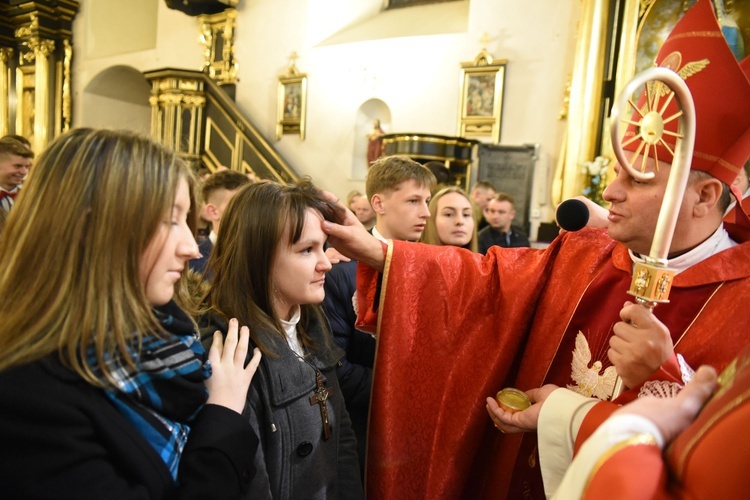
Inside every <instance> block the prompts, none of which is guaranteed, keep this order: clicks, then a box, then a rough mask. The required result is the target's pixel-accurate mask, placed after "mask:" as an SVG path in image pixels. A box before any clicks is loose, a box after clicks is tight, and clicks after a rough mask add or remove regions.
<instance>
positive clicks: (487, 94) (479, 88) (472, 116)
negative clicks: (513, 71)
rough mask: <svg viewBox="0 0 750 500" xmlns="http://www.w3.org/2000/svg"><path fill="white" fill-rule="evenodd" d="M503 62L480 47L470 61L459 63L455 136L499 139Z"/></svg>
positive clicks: (492, 140)
mask: <svg viewBox="0 0 750 500" xmlns="http://www.w3.org/2000/svg"><path fill="white" fill-rule="evenodd" d="M507 62H508V61H507V60H505V59H503V60H497V61H495V60H493V58H492V56H491V55H490V54H489V53H488V52H487V51H486V50H482V52H480V53H479V55H478V56H477V57H476V58H475V59H474V60H473V61H471V62H466V63H462V64H461V79H460V82H461V92H460V96H459V108H458V131H457V133H458V135H460V136H462V137H467V138H476V139H479V140H483V141H484V142H492V143H498V142H500V127H501V123H502V114H503V91H504V87H505V65H506V64H507Z"/></svg>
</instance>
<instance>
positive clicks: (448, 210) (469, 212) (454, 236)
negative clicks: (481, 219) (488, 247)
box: [420, 186, 477, 252]
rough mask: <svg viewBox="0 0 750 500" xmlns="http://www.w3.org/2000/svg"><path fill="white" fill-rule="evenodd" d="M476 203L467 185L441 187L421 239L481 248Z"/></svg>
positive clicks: (433, 243)
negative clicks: (465, 187)
mask: <svg viewBox="0 0 750 500" xmlns="http://www.w3.org/2000/svg"><path fill="white" fill-rule="evenodd" d="M474 213H475V212H474V205H473V203H472V201H471V200H470V199H469V197H468V196H467V195H466V193H465V192H464V191H463V189H461V188H459V187H456V186H452V187H447V188H444V189H441V190H440V191H438V192H437V193H435V196H433V197H432V200H430V214H432V216H431V217H430V218H429V219H427V225H426V226H425V228H424V233H422V238H421V239H420V241H421V242H423V243H429V244H430V245H453V246H457V247H462V248H466V249H468V250H471V251H472V252H476V251H477V224H476V221H475V220H474Z"/></svg>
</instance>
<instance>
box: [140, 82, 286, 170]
mask: <svg viewBox="0 0 750 500" xmlns="http://www.w3.org/2000/svg"><path fill="white" fill-rule="evenodd" d="M144 76H145V77H146V79H147V80H148V81H149V82H150V83H151V98H150V103H151V110H152V111H151V132H152V134H153V135H154V136H155V137H156V138H157V139H159V140H160V141H161V142H163V143H164V144H166V145H168V146H170V147H172V148H174V149H175V150H176V151H178V152H179V153H180V154H181V155H182V156H183V157H185V158H186V159H188V160H189V161H191V162H192V163H193V164H196V165H197V164H199V162H202V163H203V164H204V165H206V166H207V167H208V168H209V169H210V170H212V171H213V170H215V169H216V168H218V167H219V166H220V165H221V166H225V167H227V168H230V169H232V170H237V171H240V172H246V173H250V172H252V173H254V174H255V175H256V176H258V177H259V178H263V179H274V180H278V181H280V182H290V181H292V180H294V179H297V177H298V175H297V173H296V172H295V171H294V170H293V169H292V168H291V167H290V166H289V164H288V163H287V162H286V161H285V160H284V158H282V157H281V155H280V154H279V153H278V152H277V151H276V150H275V149H274V148H273V147H272V146H271V145H270V144H269V143H268V141H266V139H265V138H264V137H263V136H262V135H261V134H260V132H259V131H258V129H257V128H256V127H255V126H254V125H253V124H252V123H251V122H250V121H249V120H248V119H247V118H246V117H245V116H244V115H243V113H242V112H241V111H240V110H239V108H238V107H237V104H236V103H235V102H234V100H232V98H231V96H230V95H229V94H228V93H227V91H225V90H224V88H223V87H220V86H219V85H217V84H216V83H215V82H214V81H213V80H211V79H210V78H209V77H208V75H206V74H205V73H202V72H200V71H190V70H182V69H170V68H166V69H159V70H154V71H147V72H145V73H144Z"/></svg>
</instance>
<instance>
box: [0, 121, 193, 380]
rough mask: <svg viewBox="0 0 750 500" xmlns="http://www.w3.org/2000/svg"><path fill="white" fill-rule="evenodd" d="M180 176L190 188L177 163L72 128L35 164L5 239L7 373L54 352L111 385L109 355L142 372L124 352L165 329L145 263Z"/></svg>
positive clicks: (156, 149)
mask: <svg viewBox="0 0 750 500" xmlns="http://www.w3.org/2000/svg"><path fill="white" fill-rule="evenodd" d="M180 179H186V180H187V181H188V184H189V185H191V186H192V185H193V180H192V175H191V173H190V171H189V169H188V167H187V166H186V164H185V163H184V162H183V161H182V160H181V159H180V158H179V157H178V156H177V155H175V154H174V153H173V152H171V151H168V150H167V149H165V148H164V147H162V146H160V145H159V144H157V143H155V142H153V141H152V140H150V139H148V138H145V137H140V136H138V135H135V134H132V133H130V132H124V131H107V130H92V129H76V130H72V131H70V132H68V133H66V134H65V135H63V136H61V137H59V138H58V139H57V140H55V141H54V142H53V143H52V144H51V145H50V146H49V147H48V149H47V150H46V151H44V152H43V153H42V154H41V155H40V156H39V159H38V161H37V164H36V165H35V166H34V169H33V174H32V175H30V176H29V179H28V180H27V182H26V183H24V189H23V191H22V192H21V195H20V196H19V197H18V201H17V203H16V204H15V205H14V206H13V211H12V212H11V213H10V216H9V217H8V221H7V225H6V227H5V232H4V235H3V238H2V241H0V297H3V300H2V301H0V317H2V318H3V321H2V323H0V371H2V370H7V369H10V368H12V367H15V366H19V365H23V364H26V363H29V362H32V361H35V360H38V359H40V358H43V357H45V356H47V355H50V354H52V353H54V352H55V351H57V353H58V356H59V357H60V360H61V361H62V363H63V364H65V365H66V366H68V367H69V368H71V369H72V370H73V371H75V372H76V373H78V374H79V375H80V376H81V377H82V378H83V379H84V380H86V381H88V382H89V383H92V384H94V385H107V384H108V383H111V380H112V379H111V374H110V373H109V372H108V371H107V368H106V365H105V364H104V362H103V361H104V359H105V357H107V356H111V357H117V358H119V359H120V360H121V361H122V362H123V363H125V364H127V365H130V366H134V360H133V359H132V356H131V355H130V354H129V352H128V350H129V349H134V350H136V351H138V350H139V348H140V343H141V340H142V335H143V334H144V333H145V332H160V331H162V330H161V328H160V326H159V323H158V321H157V319H156V317H155V316H154V313H153V311H152V308H151V306H150V305H149V302H148V299H147V298H146V292H145V287H144V284H143V283H141V280H140V273H139V262H140V259H141V256H142V254H143V252H144V250H145V249H146V247H147V246H148V244H149V243H150V242H151V240H152V238H154V236H155V235H156V233H157V230H158V228H159V225H160V224H162V222H163V220H164V217H165V214H168V213H169V211H170V210H171V208H172V206H173V204H174V199H175V194H176V191H177V186H178V183H179V181H180ZM89 349H93V351H89ZM87 351H88V352H93V353H94V357H95V361H92V362H91V364H92V365H98V367H99V368H100V369H101V370H102V372H103V375H104V377H105V379H106V380H100V379H99V377H97V376H96V375H95V373H94V371H93V370H92V368H93V367H92V366H90V364H89V363H90V362H89V361H87V359H86V358H87Z"/></svg>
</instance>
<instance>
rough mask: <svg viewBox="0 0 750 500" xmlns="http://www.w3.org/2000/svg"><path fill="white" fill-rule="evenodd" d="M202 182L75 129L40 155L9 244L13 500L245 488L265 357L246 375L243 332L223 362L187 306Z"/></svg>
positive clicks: (203, 493)
mask: <svg viewBox="0 0 750 500" xmlns="http://www.w3.org/2000/svg"><path fill="white" fill-rule="evenodd" d="M191 185H192V176H191V174H190V171H189V169H188V168H187V166H186V165H185V163H184V162H183V161H182V160H181V159H180V158H179V157H177V156H176V155H175V154H174V153H172V152H170V151H167V150H166V149H164V148H163V147H161V146H159V145H158V144H156V143H154V142H152V141H151V140H149V139H145V138H141V137H138V136H136V135H133V134H130V133H127V132H113V131H95V130H90V129H77V130H73V131H71V132H69V133H67V134H65V135H63V136H61V137H59V138H58V139H57V140H55V141H54V142H53V143H52V144H51V145H50V146H49V148H48V149H47V150H46V151H44V152H43V153H42V154H41V156H40V157H39V159H38V161H37V163H36V165H35V166H34V171H33V174H32V175H30V176H29V179H28V180H27V181H26V182H25V183H24V189H23V192H22V194H21V196H19V199H18V200H17V203H16V204H15V206H14V208H13V211H12V213H11V214H10V216H9V218H8V222H7V225H6V227H5V232H4V234H3V238H2V239H1V240H0V297H2V298H3V300H1V301H0V315H2V318H3V321H2V322H0V408H2V410H1V411H0V442H1V443H2V449H1V450H0V498H107V499H113V498H233V497H237V496H239V495H241V494H242V492H243V491H244V488H245V487H246V483H247V481H245V479H247V478H243V474H245V475H248V476H249V475H252V460H251V458H252V455H253V453H254V450H255V447H256V446H257V437H256V436H255V435H254V433H253V432H252V429H251V428H250V427H249V426H248V425H247V422H246V419H244V418H243V417H242V416H241V414H240V412H241V411H242V409H243V406H244V400H245V395H246V393H247V388H248V386H249V383H250V380H251V379H252V376H253V373H254V371H255V369H256V367H257V363H258V362H259V356H260V355H259V354H258V353H256V354H255V356H254V357H253V361H252V362H251V363H250V364H249V365H248V367H247V368H245V367H244V362H245V359H246V356H247V354H248V343H247V339H248V338H249V333H248V331H247V329H246V328H244V327H243V329H242V331H241V333H240V334H238V332H237V323H236V321H233V322H232V327H231V328H230V329H229V332H228V335H227V338H226V342H225V343H224V344H223V345H222V340H221V337H220V335H217V336H216V337H215V339H214V344H213V345H212V347H211V351H210V353H209V355H208V358H209V359H210V364H209V363H208V362H207V359H206V353H205V351H204V349H203V347H202V346H201V344H200V342H199V337H198V335H197V331H196V328H195V324H194V323H193V322H192V320H191V319H190V318H189V317H188V316H187V315H186V314H185V313H184V312H183V311H182V310H181V309H180V308H179V307H178V306H177V304H175V302H174V301H173V300H172V298H173V294H174V289H175V284H176V283H177V282H178V281H179V280H180V277H181V272H182V271H183V270H184V268H185V264H186V263H187V261H188V260H190V259H191V258H193V257H195V255H196V254H197V251H198V250H197V245H196V243H195V240H194V238H193V234H192V230H191V228H190V227H189V225H188V218H189V215H190V201H191V199H190V189H191ZM212 370H213V374H212ZM209 376H210V378H209ZM207 388H208V392H207V390H206V389H207Z"/></svg>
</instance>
